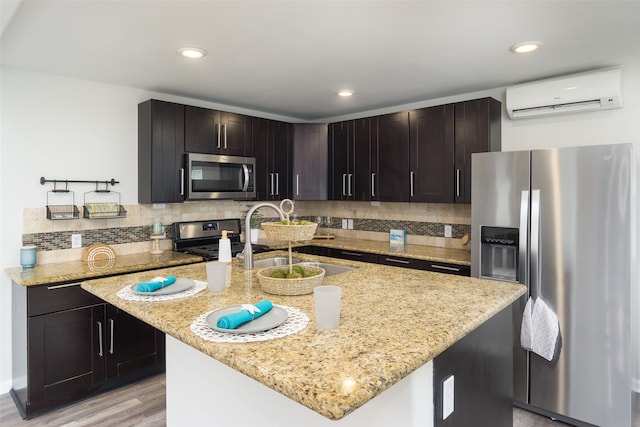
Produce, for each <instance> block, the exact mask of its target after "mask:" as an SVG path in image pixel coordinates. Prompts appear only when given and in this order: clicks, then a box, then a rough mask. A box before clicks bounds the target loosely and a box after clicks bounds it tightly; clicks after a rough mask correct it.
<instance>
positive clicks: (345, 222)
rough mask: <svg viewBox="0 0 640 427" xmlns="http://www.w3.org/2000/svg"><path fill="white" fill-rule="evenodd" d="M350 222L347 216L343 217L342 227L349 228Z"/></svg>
mask: <svg viewBox="0 0 640 427" xmlns="http://www.w3.org/2000/svg"><path fill="white" fill-rule="evenodd" d="M348 224H349V223H348V221H347V219H346V218H343V219H342V229H343V230H346V229H347V226H348Z"/></svg>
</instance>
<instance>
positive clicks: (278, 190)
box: [275, 172, 280, 196]
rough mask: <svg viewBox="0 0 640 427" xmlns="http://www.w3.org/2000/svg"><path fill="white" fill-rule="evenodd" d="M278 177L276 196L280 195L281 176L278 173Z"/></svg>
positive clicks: (276, 174)
mask: <svg viewBox="0 0 640 427" xmlns="http://www.w3.org/2000/svg"><path fill="white" fill-rule="evenodd" d="M275 176H276V194H275V195H276V196H277V195H278V194H280V174H279V173H278V172H276V173H275Z"/></svg>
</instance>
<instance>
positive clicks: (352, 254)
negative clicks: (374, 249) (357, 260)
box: [340, 251, 362, 256]
mask: <svg viewBox="0 0 640 427" xmlns="http://www.w3.org/2000/svg"><path fill="white" fill-rule="evenodd" d="M340 253H341V254H342V255H351V256H362V254H359V253H357V252H347V251H340Z"/></svg>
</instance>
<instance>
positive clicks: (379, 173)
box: [371, 111, 410, 202]
mask: <svg viewBox="0 0 640 427" xmlns="http://www.w3.org/2000/svg"><path fill="white" fill-rule="evenodd" d="M373 120H374V121H375V123H376V126H375V132H374V133H373V135H374V137H372V141H371V142H372V144H371V145H372V147H371V174H372V175H371V185H372V189H371V200H380V201H385V202H408V201H409V195H410V181H409V178H410V173H409V112H408V111H403V112H400V113H393V114H386V115H383V116H378V117H376V118H374V119H373Z"/></svg>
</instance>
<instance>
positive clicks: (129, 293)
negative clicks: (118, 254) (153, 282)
mask: <svg viewBox="0 0 640 427" xmlns="http://www.w3.org/2000/svg"><path fill="white" fill-rule="evenodd" d="M131 286H132V285H127V286H125V287H124V288H122V289H120V290H119V291H118V293H117V294H116V295H117V296H118V297H120V298H122V299H124V300H127V301H171V300H174V299H180V298H187V297H191V296H193V295H195V294H197V293H198V292H200V291H203V290H204V289H207V282H202V281H200V280H194V281H193V287H191V288H189V289H187V290H185V291H182V292H177V293H175V294H168V295H140V294H137V293H135V292H133V290H132V289H131Z"/></svg>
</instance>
